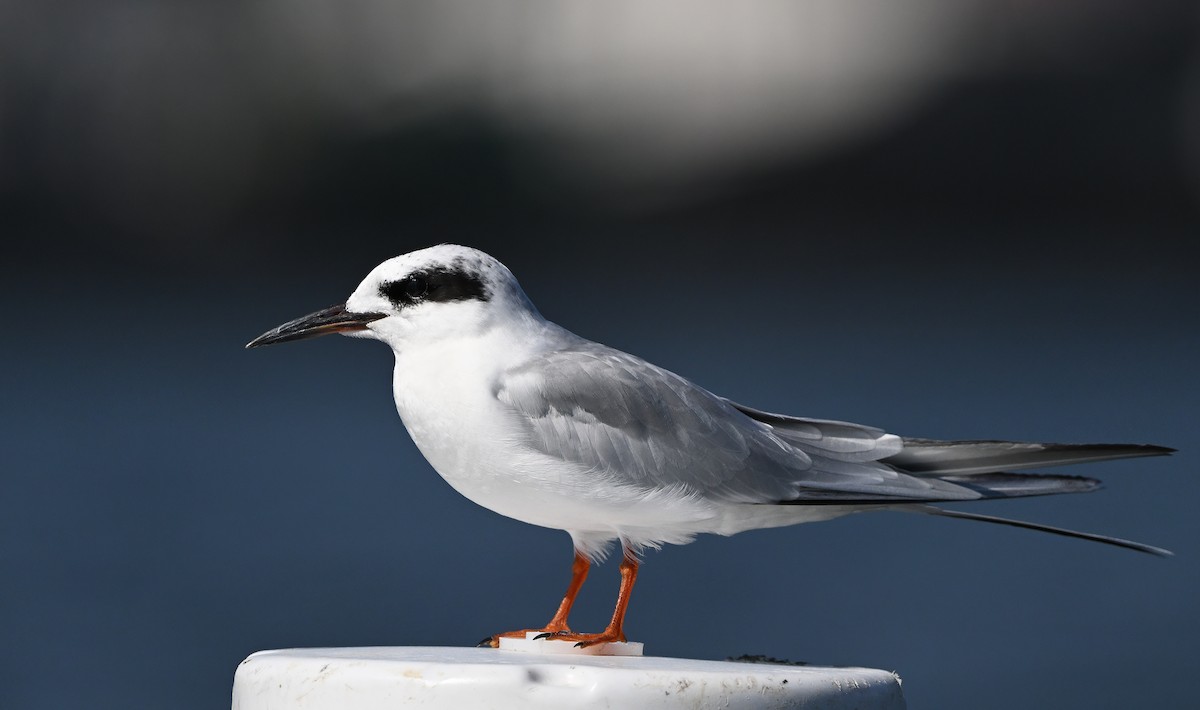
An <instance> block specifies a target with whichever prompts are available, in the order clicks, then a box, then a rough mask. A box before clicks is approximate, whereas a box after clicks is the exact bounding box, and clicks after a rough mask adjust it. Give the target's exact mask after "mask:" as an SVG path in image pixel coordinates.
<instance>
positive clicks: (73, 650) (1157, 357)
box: [0, 255, 1200, 708]
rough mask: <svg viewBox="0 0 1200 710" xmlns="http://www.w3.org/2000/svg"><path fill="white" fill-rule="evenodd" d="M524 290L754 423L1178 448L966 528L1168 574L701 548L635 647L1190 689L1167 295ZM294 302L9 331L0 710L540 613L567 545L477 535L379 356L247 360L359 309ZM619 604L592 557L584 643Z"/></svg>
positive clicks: (829, 549)
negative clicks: (826, 422)
mask: <svg viewBox="0 0 1200 710" xmlns="http://www.w3.org/2000/svg"><path fill="white" fill-rule="evenodd" d="M381 256H382V255H381ZM518 275H519V276H522V277H523V280H524V281H525V283H526V287H527V290H529V291H530V294H531V296H532V297H533V298H534V299H535V301H536V302H538V303H539V304H541V305H542V307H543V310H544V311H545V312H546V313H547V315H550V316H552V317H554V318H556V319H558V320H560V321H561V322H563V323H564V324H565V325H567V326H568V327H571V328H572V329H574V330H576V331H577V332H580V333H581V334H583V335H586V336H589V337H593V338H595V339H598V340H601V341H605V342H608V343H609V344H611V345H614V346H617V347H621V348H624V349H628V350H631V351H633V352H635V353H637V354H639V355H642V356H644V357H647V358H648V359H650V360H652V361H655V362H657V363H658V364H661V365H663V366H666V367H669V368H671V369H674V370H676V371H678V372H680V373H681V374H684V375H685V376H688V377H690V378H691V379H693V380H695V381H697V382H698V383H700V384H702V385H704V386H707V387H709V388H710V389H713V390H714V391H717V392H718V393H720V394H723V395H726V396H729V397H731V398H734V399H736V400H738V401H743V402H745V403H747V404H752V405H754V406H758V407H762V408H766V409H771V410H776V411H783V412H791V413H795V414H801V415H809V416H819V417H826V418H843V419H850V420H854V421H861V422H864V423H870V424H875V425H878V426H883V427H885V428H888V429H889V430H892V431H895V432H898V433H902V434H909V435H915V436H931V437H944V438H960V437H961V438H970V437H975V438H1012V439H1045V440H1061V441H1132V442H1147V443H1156V444H1163V445H1170V446H1174V447H1177V448H1179V449H1181V452H1180V453H1179V454H1177V455H1175V456H1174V457H1172V458H1170V459H1157V460H1139V461H1132V462H1113V463H1107V464H1102V465H1097V466H1092V467H1089V468H1088V469H1086V472H1087V473H1089V474H1092V475H1096V476H1098V477H1101V478H1103V479H1104V480H1105V482H1106V483H1107V488H1106V489H1105V490H1103V491H1101V492H1099V493H1096V494H1093V495H1089V496H1078V497H1071V498H1056V499H1044V500H1031V501H1014V502H1008V503H1003V504H996V505H992V506H983V507H982V509H984V512H990V513H996V514H1002V515H1009V516H1012V517H1019V518H1027V519H1031V520H1037V521H1042V522H1047V523H1051V524H1055V525H1062V526H1066V527H1077V528H1080V529H1084V530H1091V531H1097V532H1104V533H1110V534H1114V535H1119V536H1124V537H1129V538H1132V539H1136V540H1141V541H1145V542H1149V543H1153V544H1157V545H1162V546H1165V547H1168V548H1172V549H1174V550H1175V551H1176V552H1177V553H1178V557H1176V558H1175V559H1171V560H1160V559H1155V558H1151V557H1148V556H1142V555H1137V554H1135V553H1131V552H1126V551H1122V550H1116V549H1110V548H1106V547H1103V546H1099V545H1092V544H1087V543H1083V542H1079V541H1073V540H1065V539H1059V538H1055V537H1051V536H1044V535H1037V534H1034V533H1029V532H1023V531H1017V530H1012V529H1007V528H996V527H993V526H985V525H977V524H971V523H965V522H961V521H953V520H940V519H924V518H919V517H916V516H904V515H900V514H874V515H862V516H854V517H852V518H849V519H842V520H837V521H834V522H830V523H823V524H818V525H810V526H804V527H800V528H791V529H782V530H771V531H759V532H751V533H745V534H742V535H739V536H736V537H734V538H729V539H724V538H703V539H701V540H699V541H698V542H696V543H695V544H692V545H689V546H686V547H672V548H668V549H666V550H664V551H663V552H661V553H651V554H650V555H649V556H648V558H647V560H646V564H645V566H644V567H643V572H642V575H641V576H640V577H639V582H638V587H637V589H636V591H635V593H634V599H633V603H632V606H631V608H630V612H629V617H628V629H629V632H630V635H631V637H632V638H635V639H636V640H640V641H644V642H645V643H646V644H647V649H648V652H650V653H653V654H656V655H676V656H692V657H698V658H723V657H725V656H731V655H740V654H743V653H761V654H768V655H771V656H776V657H782V658H791V659H797V660H807V661H810V662H813V663H823V664H854V665H868V666H876V667H882V668H887V669H894V670H897V671H899V672H900V673H901V675H902V676H903V677H904V679H905V693H906V695H907V697H908V698H909V702H910V703H911V705H912V706H913V707H949V706H971V707H976V708H1001V707H1004V708H1010V707H1028V706H1035V707H1046V706H1057V707H1064V706H1073V707H1128V706H1134V705H1136V706H1144V707H1152V706H1160V707H1161V706H1180V705H1183V704H1184V703H1185V700H1184V698H1189V697H1190V696H1191V695H1192V694H1193V690H1192V687H1191V686H1192V683H1191V678H1190V672H1191V668H1190V666H1191V661H1192V659H1194V657H1195V654H1196V651H1197V645H1196V644H1197V641H1196V639H1198V638H1200V613H1198V611H1200V605H1198V604H1197V601H1196V599H1197V597H1196V591H1195V590H1196V589H1197V588H1198V586H1200V584H1198V583H1200V566H1198V565H1197V562H1196V560H1197V559H1198V554H1200V543H1198V536H1197V532H1198V531H1200V523H1198V522H1197V518H1196V516H1195V515H1194V513H1193V512H1192V510H1191V508H1192V505H1193V503H1192V502H1193V501H1194V500H1196V499H1197V494H1200V478H1198V477H1197V476H1196V475H1195V470H1194V468H1195V466H1194V456H1195V454H1194V451H1196V450H1200V440H1198V438H1200V437H1198V436H1197V434H1196V428H1195V412H1196V404H1197V401H1198V400H1197V395H1198V394H1200V391H1198V390H1200V387H1198V386H1197V385H1198V381H1197V376H1196V371H1195V363H1196V362H1197V361H1200V360H1198V358H1197V355H1198V354H1200V347H1198V346H1200V335H1198V333H1197V331H1196V329H1195V327H1194V326H1188V327H1185V326H1184V325H1183V324H1184V323H1188V322H1189V321H1188V318H1189V317H1193V316H1194V310H1193V306H1194V305H1195V304H1194V297H1191V296H1189V294H1190V291H1189V290H1187V289H1186V288H1184V285H1186V284H1185V282H1184V281H1169V280H1168V281H1167V282H1161V281H1156V280H1154V279H1143V280H1129V281H1124V282H1122V281H1114V280H1113V279H1112V278H1110V276H1111V275H1101V276H1102V278H1101V277H1090V276H1088V275H1086V274H1085V275H1082V276H1079V277H1078V278H1075V279H1074V280H1072V281H1069V282H1065V283H1064V282H1060V281H1054V280H1039V279H1025V280H1022V281H1019V282H1017V283H1013V282H1012V281H1011V280H1008V279H1006V278H1005V275H1003V274H994V273H986V274H981V275H974V276H971V275H967V276H962V277H960V278H957V279H953V280H950V281H949V282H943V283H930V282H917V281H913V282H907V281H905V280H904V279H902V278H899V277H894V278H892V279H891V280H886V281H883V282H880V283H876V284H875V285H874V286H872V287H870V288H864V286H863V284H862V283H854V282H846V283H840V282H838V281H836V280H826V281H821V282H820V285H821V288H820V289H817V288H814V289H812V290H803V289H802V290H800V291H797V290H796V289H795V288H794V285H793V284H789V283H786V282H784V281H775V282H772V281H765V282H764V283H765V285H763V284H756V285H755V287H754V288H744V289H743V288H729V287H728V286H729V283H730V282H723V281H716V282H711V281H709V277H710V276H711V274H708V273H703V274H696V275H690V274H687V273H678V274H672V275H669V276H665V277H664V279H662V280H660V281H658V282H637V283H635V284H633V287H627V288H608V286H610V285H611V284H613V283H624V284H625V285H627V286H628V285H629V281H628V280H629V279H632V278H635V277H632V276H630V277H625V278H624V279H622V277H621V276H620V275H611V274H609V275H605V276H604V277H601V276H599V275H597V274H591V275H590V276H586V277H585V278H589V279H591V280H590V281H587V282H586V283H585V284H584V285H583V286H582V287H580V286H575V285H572V284H571V282H570V281H569V280H567V279H564V278H561V277H558V276H555V275H552V274H549V273H543V274H536V273H531V274H529V275H528V277H526V274H524V273H522V272H521V271H520V270H518ZM864 278H866V277H864ZM34 283H35V282H31V284H27V285H28V286H29V288H34V285H33V284H34ZM732 283H734V284H737V283H744V281H740V280H734V281H733V282H732ZM1002 284H1004V285H1005V288H1006V290H1004V291H1000V290H999V289H1000V285H1002ZM287 286H288V288H287V289H282V290H263V291H262V292H259V291H255V290H251V289H249V287H246V288H242V289H238V288H232V289H230V288H220V289H215V290H214V289H208V288H206V287H204V286H202V285H201V284H182V285H180V286H179V288H177V289H166V288H163V287H162V285H161V284H154V285H150V286H147V287H146V288H145V290H144V291H139V287H138V286H137V285H136V284H135V285H131V286H129V287H127V289H126V290H125V291H121V290H120V289H118V290H115V291H113V292H112V293H108V292H105V291H104V290H103V289H99V290H90V291H89V290H87V289H84V290H83V292H84V293H88V294H89V295H88V297H87V298H84V299H80V300H77V299H76V298H74V297H72V296H71V295H69V294H64V295H61V296H55V295H53V294H51V295H47V296H45V297H44V298H43V299H42V300H40V301H39V303H38V304H37V307H38V310H39V311H40V312H41V313H44V314H52V315H53V317H47V318H38V319H35V320H36V322H32V323H28V324H27V326H26V328H25V330H24V331H23V332H22V334H21V337H12V336H13V333H11V332H10V333H9V335H8V336H6V340H5V344H4V348H3V354H2V355H0V357H3V361H2V362H0V365H2V367H0V369H2V370H3V372H4V391H5V397H4V398H5V400H6V405H5V406H4V408H3V410H2V416H3V420H2V421H0V428H2V430H3V431H4V432H5V433H6V435H5V437H4V448H5V464H4V467H3V474H2V476H3V483H4V494H3V495H2V496H0V564H2V566H3V588H2V591H0V627H2V628H3V635H4V637H5V643H4V644H3V647H2V650H0V654H2V657H0V706H2V707H6V708H16V707H46V708H59V707H85V706H86V707H93V708H106V707H112V708H118V707H121V708H127V707H168V706H169V707H177V708H191V707H194V708H212V707H220V706H223V705H224V704H225V703H227V702H228V693H229V687H230V682H231V679H232V674H233V670H234V668H235V666H236V665H237V663H238V662H239V661H240V660H241V659H242V658H243V657H245V656H246V655H248V654H249V653H251V652H253V651H256V650H259V649H263V648H277V647H288V646H330V645H373V644H389V645H405V644H411V645H420V644H447V645H462V644H472V643H474V642H475V641H476V640H478V639H479V638H481V637H483V636H486V635H488V634H491V633H494V632H496V631H500V630H504V629H507V628H517V627H522V626H528V625H532V624H538V623H542V622H543V621H545V619H546V618H548V617H549V615H550V614H551V612H552V611H553V610H554V608H555V605H556V604H557V601H558V599H559V597H560V595H561V592H562V588H563V586H564V585H565V582H566V579H567V576H568V573H569V563H570V547H569V542H568V539H567V537H566V535H565V534H563V533H561V532H555V531H549V530H543V529H537V528H533V527H529V526H525V525H522V524H520V523H517V522H514V521H511V520H508V519H505V518H501V517H499V516H497V515H495V514H493V513H491V512H489V511H486V510H483V509H480V508H478V507H476V506H474V505H473V504H471V503H469V502H468V501H466V500H465V499H463V498H461V497H460V496H458V495H457V494H455V493H454V492H453V491H452V490H450V488H449V487H448V486H446V485H445V484H444V483H443V482H442V481H441V479H440V478H439V477H438V476H437V475H436V474H435V473H433V471H432V470H430V469H429V467H428V465H427V464H425V463H424V461H423V460H422V459H421V457H420V456H419V454H418V453H417V452H416V450H415V448H414V447H413V445H412V444H411V442H410V441H409V440H408V438H407V436H406V434H405V432H404V430H403V427H402V425H401V424H400V422H399V420H398V418H397V417H396V415H395V411H394V409H393V407H392V403H391V395H390V391H389V382H390V368H391V357H390V354H389V353H388V352H387V351H386V349H385V348H384V347H383V346H382V345H379V344H377V343H364V342H357V341H349V340H346V339H338V338H326V339H323V340H320V341H314V342H306V343H300V344H294V345H289V346H284V347H280V348H272V349H270V350H265V351H254V352H245V351H243V350H242V349H241V348H242V345H243V344H244V342H246V341H247V340H248V339H249V338H251V337H253V336H254V335H256V334H258V333H259V332H261V331H263V330H265V329H266V328H268V327H270V326H273V325H275V324H276V323H277V322H280V321H282V320H285V319H288V318H291V317H293V316H297V315H300V314H302V313H304V312H307V311H308V310H312V309H314V308H317V307H320V306H323V305H326V304H327V302H331V301H332V300H333V299H336V298H337V297H338V296H337V294H342V293H346V292H348V291H349V290H350V288H351V287H352V286H353V283H352V282H347V283H323V282H322V283H320V284H319V285H313V286H312V287H311V288H309V289H305V288H304V287H303V285H302V284H296V283H289V284H287ZM655 289H661V290H657V291H656V290H655ZM331 290H332V293H333V294H334V296H333V297H332V298H330V297H329V294H330V292H331ZM143 293H148V294H151V295H152V296H153V297H152V298H137V299H130V298H129V296H130V295H131V294H135V295H136V294H143ZM664 321H665V322H666V323H667V324H668V325H667V327H664V326H663V323H664ZM1077 471H1078V472H1080V473H1082V472H1084V471H1085V470H1084V469H1077ZM980 509H981V507H980V506H976V507H974V508H972V510H980ZM615 590H616V573H615V565H607V566H606V567H604V568H602V569H601V570H599V571H598V573H596V574H594V575H593V577H592V579H591V580H590V581H589V584H588V586H587V587H586V588H585V590H584V592H583V595H582V597H581V600H580V606H579V607H578V611H577V612H576V615H575V616H574V617H573V622H574V624H573V625H574V626H576V627H577V628H585V629H586V628H589V627H599V626H601V625H602V624H603V623H604V621H605V620H606V619H607V616H608V614H609V611H610V608H611V603H612V601H613V597H614V594H615Z"/></svg>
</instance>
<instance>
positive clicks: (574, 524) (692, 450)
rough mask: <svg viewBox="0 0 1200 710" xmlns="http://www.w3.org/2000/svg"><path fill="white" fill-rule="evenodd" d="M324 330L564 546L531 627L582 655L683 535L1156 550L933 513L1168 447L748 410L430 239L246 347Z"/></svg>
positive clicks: (496, 494)
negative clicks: (1071, 542) (952, 539)
mask: <svg viewBox="0 0 1200 710" xmlns="http://www.w3.org/2000/svg"><path fill="white" fill-rule="evenodd" d="M328 333H342V334H344V335H350V336H355V337H364V338H373V339H376V340H381V341H383V342H384V343H386V344H387V345H389V346H390V347H391V348H392V351H393V352H394V353H395V356H396V367H395V372H394V375H393V380H392V388H393V393H394V395H395V399H396V409H397V410H398V411H399V413H400V418H401V419H402V420H403V422H404V426H405V427H406V428H407V429H408V432H409V434H410V435H411V436H412V439H413V441H414V442H415V443H416V445H417V447H418V448H419V449H420V450H421V453H422V454H424V456H425V458H426V459H428V460H429V463H430V464H431V465H432V466H433V468H434V469H436V470H437V472H438V473H439V474H440V475H441V476H442V478H444V479H445V480H446V482H448V483H449V484H450V485H451V486H453V487H454V489H455V490H457V491H458V492H459V493H461V494H463V495H464V496H466V497H467V498H469V499H470V500H472V501H474V502H476V503H478V504H479V505H482V506H484V507H485V508H489V509H491V510H493V511H496V512H497V513H500V514H501V515H506V516H508V517H510V518H515V519H517V520H521V521H524V522H526V523H530V524H533V525H540V526H542V527H547V528H557V529H560V530H565V531H567V533H569V534H570V536H571V541H572V542H573V543H574V549H575V560H574V564H573V566H572V579H571V583H570V586H569V587H568V589H567V593H566V595H565V596H564V598H563V600H562V603H561V605H560V606H559V608H558V611H557V612H556V613H555V615H554V617H553V618H552V619H551V620H550V622H549V623H548V624H547V625H546V626H544V627H542V628H540V629H534V630H535V631H540V632H541V633H542V634H543V635H545V636H553V637H556V638H562V639H566V640H571V641H575V642H576V643H577V644H578V645H591V644H595V643H603V642H610V641H624V640H625V633H624V628H623V625H624V618H625V610H626V607H627V605H628V603H629V595H630V592H631V590H632V588H633V584H634V580H635V579H636V577H637V572H638V564H639V554H640V553H641V552H642V550H643V549H644V548H647V547H653V548H657V547H660V546H661V545H663V544H666V543H671V544H684V543H687V542H690V541H691V540H692V539H693V538H694V537H695V536H696V535H697V534H699V533H716V534H719V535H732V534H734V533H738V532H741V531H743V530H752V529H757V528H771V527H779V526H784V525H794V524H797V523H807V522H813V521H819V520H829V519H831V518H836V517H838V516H842V515H846V514H848V513H856V512H860V511H865V510H903V511H911V512H917V513H928V514H934V515H943V516H949V517H954V518H967V519H971V520H982V521H986V522H995V523H1004V524H1007V525H1015V526H1017V527H1024V528H1030V529H1034V530H1041V531H1045V532H1051V533H1057V534H1061V535H1068V536H1071V537H1077V538H1083V539H1087V540H1094V541H1098V542H1103V543H1108V544H1111V545H1119V546H1121V547H1127V548H1131V549H1134V550H1139V551H1142V552H1148V553H1152V554H1158V555H1169V554H1170V553H1169V552H1168V551H1166V550H1163V549H1161V548H1157V547H1152V546H1150V545H1143V544H1141V543H1137V542H1131V541H1128V540H1121V539H1117V538H1113V537H1108V536H1103V535H1094V534H1090V533H1083V532H1077V531H1072V530H1064V529H1061V528H1053V527H1049V526H1045V525H1040V524H1036V523H1027V522H1021V521H1014V520H1007V519H1004V518H995V517H991V516H984V515H976V514H971V513H963V512H958V511H949V510H943V509H941V508H936V507H933V506H932V505H930V503H933V502H959V501H972V500H979V499H985V498H1012V497H1018V496H1034V495H1046V494H1052V493H1077V492H1083V491H1090V490H1094V489H1095V488H1097V487H1098V486H1099V481H1097V480H1095V479H1091V478H1081V477H1077V476H1052V475H1021V474H1015V473H1011V472H1012V471H1014V470H1021V469H1028V468H1034V467H1039V466H1056V465H1062V464H1072V463H1083V462H1089V461H1102V460H1106V459H1117V458H1126V457H1134V456H1156V455H1163V454H1168V453H1171V452H1172V449H1168V448H1164V447H1158V446H1148V445H1129V444H1041V443H1017V442H1006V441H936V440H931V439H914V438H907V437H900V436H896V435H894V434H889V433H886V432H884V431H882V430H880V429H876V428H873V427H869V426H862V425H860V424H851V423H847V422H838V421H827V420H822V419H807V418H801V417H792V416H784V415H780V414H771V413H768V412H763V411H759V410H757V409H753V408H751V407H747V406H743V405H741V404H737V403H735V402H732V401H730V400H728V399H725V398H723V397H719V396H717V395H715V394H713V393H711V392H709V391H708V390H706V389H703V388H702V387H699V386H698V385H695V384H693V383H691V382H689V381H688V380H686V379H684V378H682V377H680V376H679V375H676V374H674V373H672V372H669V371H667V370H664V369H662V368H660V367H656V366H654V365H652V364H650V363H648V362H646V361H645V360H642V359H640V358H637V357H635V356H633V355H629V354H627V353H624V352H621V351H619V350H614V349H612V348H609V347H606V346H604V345H600V344H599V343H595V342H592V341H590V340H586V339H584V338H581V337H579V336H578V335H575V334H574V333H571V332H570V331H568V330H566V329H564V328H562V327H560V326H558V325H556V324H554V323H551V322H550V321H548V320H546V319H545V318H543V317H542V315H541V314H540V313H539V312H538V310H537V308H535V307H534V305H533V303H531V302H530V300H529V299H528V298H527V297H526V295H525V293H524V291H522V290H521V287H520V285H518V283H517V280H516V278H515V277H514V276H513V275H512V273H511V272H510V271H509V270H508V269H507V268H506V267H505V266H504V265H503V264H501V263H500V262H499V261H497V260H496V259H494V258H492V257H491V256H489V255H487V254H485V253H483V252H481V251H478V250H476V249H471V248H467V247H461V246H455V245H449V244H443V245H440V246H435V247H431V248H429V249H422V250H420V251H415V252H411V253H409V254H404V255H402V256H398V257H395V258H393V259H388V260H387V261H385V262H383V263H382V264H380V265H379V266H377V267H375V269H374V270H373V271H371V273H370V274H368V275H367V277H366V278H365V279H364V280H363V281H362V283H361V284H359V285H358V288H356V289H355V290H354V293H352V294H350V297H349V298H348V299H347V300H346V302H345V304H341V305H337V306H333V307H330V308H327V309H325V310H322V311H318V312H316V313H313V314H311V315H307V316H304V317H303V318H299V319H296V320H293V321H290V322H288V323H285V324H283V325H281V326H279V327H278V328H275V329H273V330H271V331H269V332H267V333H264V334H263V335H261V336H259V337H258V338H256V339H255V340H253V341H252V342H250V343H249V344H248V345H247V346H246V347H248V348H249V347H257V346H262V345H270V344H273V343H282V342H286V341H289V340H299V339H302V338H310V337H315V336H319V335H325V334H328ZM614 541H619V542H620V544H621V548H622V551H623V553H624V555H623V559H622V562H621V566H620V571H621V587H620V593H619V595H618V598H617V604H616V609H615V610H614V612H613V616H612V620H611V622H610V623H609V625H608V627H607V628H606V629H605V630H604V631H603V632H601V633H598V634H576V633H572V632H571V630H570V627H569V626H568V625H567V618H568V615H569V614H570V611H571V605H572V604H573V603H574V600H575V596H576V594H577V593H578V592H579V588H580V587H581V586H582V584H583V582H584V579H585V578H586V576H587V573H588V569H589V567H590V566H591V564H592V563H593V562H596V561H599V560H602V559H603V557H604V555H605V552H606V550H607V548H608V547H609V545H610V544H611V543H612V542H614ZM526 631H529V630H528V629H526V630H521V631H514V632H507V633H505V634H497V635H496V636H492V637H490V638H489V639H485V641H484V643H487V644H490V645H493V646H494V645H497V644H498V639H499V637H500V636H514V637H521V638H524V635H525V633H526Z"/></svg>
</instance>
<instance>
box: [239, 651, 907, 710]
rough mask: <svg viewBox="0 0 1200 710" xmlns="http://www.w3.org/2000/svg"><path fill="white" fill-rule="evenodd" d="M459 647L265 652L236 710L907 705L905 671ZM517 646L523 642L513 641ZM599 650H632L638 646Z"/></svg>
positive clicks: (250, 664) (867, 708) (244, 681)
mask: <svg viewBox="0 0 1200 710" xmlns="http://www.w3.org/2000/svg"><path fill="white" fill-rule="evenodd" d="M532 644H536V646H534V648H535V649H542V648H547V647H548V648H549V650H550V651H551V652H544V651H541V652H540V651H538V650H525V651H518V650H506V649H505V650H494V649H487V648H456V647H374V648H308V649H288V650H280V651H260V652H258V653H255V654H253V655H251V656H250V657H249V658H247V659H246V660H245V661H242V664H241V665H240V666H239V667H238V669H237V673H236V675H235V677H234V683H233V710H299V709H300V708H303V709H304V710H384V709H385V708H386V709H388V710H393V709H394V708H397V707H424V708H455V709H457V708H495V709H496V710H507V709H509V708H521V709H528V708H648V709H652V708H658V709H661V710H668V709H674V708H730V709H739V708H743V709H750V708H755V709H757V708H801V707H803V708H806V709H807V710H834V709H842V708H845V709H846V710H849V709H850V708H857V709H858V710H876V709H878V710H884V709H887V710H891V709H894V708H903V707H905V705H904V697H903V695H902V693H901V691H900V678H899V677H898V676H896V674H894V673H890V672H888V671H882V670H875V669H870V668H819V667H814V666H794V665H778V664H760V663H735V662H729V661H697V660H689V659H682V658H656V657H642V656H640V655H594V651H593V655H582V654H577V653H574V652H565V653H564V652H563V651H568V650H569V649H571V648H573V646H572V645H570V644H567V643H566V642H562V641H538V642H532ZM516 645H517V646H519V647H528V646H529V645H530V644H527V643H526V642H523V641H521V640H518V643H517V644H516ZM616 646H620V647H621V648H612V649H608V650H606V651H605V653H607V654H613V653H625V654H631V653H638V652H640V648H633V647H635V646H640V644H617V645H616Z"/></svg>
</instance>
